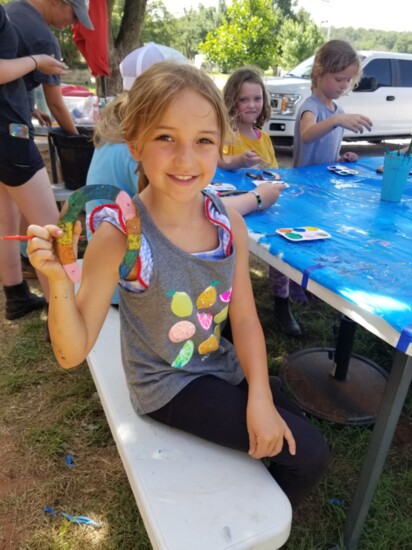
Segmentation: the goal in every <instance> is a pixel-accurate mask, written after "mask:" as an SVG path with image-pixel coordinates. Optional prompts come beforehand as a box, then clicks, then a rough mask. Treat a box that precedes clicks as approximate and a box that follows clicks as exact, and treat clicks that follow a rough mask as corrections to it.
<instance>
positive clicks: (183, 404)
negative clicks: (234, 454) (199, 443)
mask: <svg viewBox="0 0 412 550" xmlns="http://www.w3.org/2000/svg"><path fill="white" fill-rule="evenodd" d="M270 384H271V389H272V394H273V401H274V403H275V405H276V408H277V410H278V412H279V414H280V415H281V416H282V418H283V419H284V420H285V421H286V423H287V425H288V426H289V428H290V430H291V431H292V433H293V436H294V438H295V440H296V455H295V456H292V455H291V454H289V450H288V446H287V444H286V442H285V444H284V445H283V449H282V451H281V452H280V453H279V454H278V455H276V456H274V457H270V458H266V459H265V460H264V462H265V464H266V465H267V466H268V469H269V471H270V473H271V474H272V476H273V477H274V478H275V480H276V481H277V483H278V484H279V485H280V487H281V488H282V489H283V491H284V492H285V494H286V495H287V496H288V498H289V500H290V502H291V504H292V506H293V507H296V506H297V505H298V504H300V503H301V502H302V500H303V499H304V498H305V497H306V496H307V495H308V493H309V492H310V491H311V489H313V487H315V485H317V483H318V482H319V481H320V480H321V479H322V477H323V476H324V474H325V472H326V468H327V466H328V463H329V449H328V446H327V444H326V442H325V439H324V438H323V436H322V434H321V433H320V432H319V431H318V430H317V429H316V428H315V427H314V426H313V425H312V424H310V423H309V422H308V421H307V420H306V419H305V418H304V416H303V415H302V413H301V412H300V410H299V409H298V408H297V407H296V406H295V405H294V404H293V403H292V402H291V401H290V400H289V399H288V398H287V397H286V396H285V394H284V393H282V392H281V391H280V388H279V381H278V379H277V378H274V377H270ZM247 392H248V386H247V382H246V381H243V382H241V383H240V384H239V385H238V386H233V385H231V384H229V383H227V382H225V381H223V380H220V379H219V378H216V377H215V376H209V375H208V376H202V377H200V378H196V379H195V380H194V381H193V382H191V383H190V384H188V385H187V386H186V387H185V388H184V389H183V390H182V391H181V392H180V393H179V394H178V395H177V396H176V397H174V398H173V399H172V400H171V401H170V402H169V403H168V404H167V405H165V406H164V407H162V408H161V409H158V410H157V411H154V412H152V413H150V414H149V415H148V416H150V417H151V418H153V419H155V420H157V421H158V422H161V423H162V424H167V425H168V426H173V427H174V428H178V429H180V430H183V431H185V432H188V433H191V434H193V435H196V436H198V437H201V438H203V439H206V440H208V441H211V442H213V443H217V444H219V445H222V446H224V447H229V448H231V449H237V450H239V451H244V452H248V450H249V436H248V432H247V427H246V405H247Z"/></svg>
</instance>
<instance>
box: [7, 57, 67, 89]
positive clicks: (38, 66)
mask: <svg viewBox="0 0 412 550" xmlns="http://www.w3.org/2000/svg"><path fill="white" fill-rule="evenodd" d="M66 69H67V67H66V65H65V64H64V63H62V62H61V61H58V60H57V59H55V58H54V57H51V56H50V55H44V54H41V55H27V56H25V57H19V58H17V59H0V84H5V83H6V82H11V81H13V80H16V79H17V78H20V77H22V76H24V75H25V74H27V73H31V72H32V71H35V70H37V71H40V72H42V73H45V74H59V75H61V74H65V73H66Z"/></svg>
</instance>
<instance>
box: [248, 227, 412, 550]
mask: <svg viewBox="0 0 412 550" xmlns="http://www.w3.org/2000/svg"><path fill="white" fill-rule="evenodd" d="M260 236H261V235H256V234H254V233H249V249H250V251H251V252H253V253H254V254H255V255H256V256H258V257H259V258H260V259H262V260H263V261H265V262H266V263H268V264H269V265H271V266H273V267H275V268H276V269H278V270H279V271H281V272H282V273H284V274H285V275H287V276H288V277H290V278H291V279H293V280H294V281H296V282H298V283H301V281H302V273H300V272H299V271H298V270H296V269H294V268H292V267H291V266H289V265H288V264H287V263H285V262H284V261H282V260H281V259H280V258H279V257H277V256H274V255H273V254H271V253H270V251H269V249H268V247H267V246H266V245H261V244H259V243H258V240H259V238H260ZM307 289H308V290H309V291H310V292H311V293H312V294H314V295H315V296H317V297H318V298H320V299H321V300H323V301H324V302H326V303H328V304H329V305H330V306H332V307H333V308H334V309H337V310H338V311H340V312H341V313H343V314H344V315H347V316H348V317H349V318H351V319H352V320H354V321H356V322H357V323H358V324H360V325H362V326H363V327H364V328H366V329H367V330H369V331H370V332H372V333H373V334H375V335H376V336H378V337H379V338H381V339H382V340H384V341H385V342H387V343H388V344H390V345H392V346H393V347H395V346H396V344H397V342H398V340H399V333H398V332H397V331H396V330H395V329H393V328H392V327H391V326H390V325H388V323H386V322H385V321H384V320H383V319H381V318H379V317H376V316H374V315H372V314H371V313H370V312H367V311H365V310H363V309H362V308H360V307H358V306H356V305H354V304H353V303H350V302H348V301H346V300H344V299H343V298H342V297H340V296H338V295H336V294H334V293H333V292H331V291H330V290H328V289H326V288H324V287H322V286H321V285H319V284H318V283H316V282H314V281H311V280H310V279H309V281H308V285H307ZM411 348H412V346H411V345H410V346H409V348H408V352H409V353H412V349H411ZM411 381H412V357H410V356H408V355H406V354H405V353H402V352H400V351H398V350H395V355H394V361H393V364H392V369H391V372H390V375H389V379H388V382H387V385H386V389H385V393H384V395H383V399H382V403H381V406H380V409H379V413H378V416H377V419H376V422H375V426H374V429H373V432H372V436H371V440H370V442H369V446H368V450H367V453H366V457H365V460H364V462H363V466H362V470H361V473H360V477H359V481H358V485H357V488H356V490H355V494H354V497H353V500H352V504H351V506H350V509H349V512H348V515H347V519H346V523H345V526H344V531H343V541H344V545H345V549H346V550H355V549H356V548H357V547H358V541H359V538H360V535H361V532H362V528H363V526H364V523H365V520H366V516H367V514H368V511H369V508H370V505H371V502H372V498H373V495H374V492H375V489H376V486H377V483H378V480H379V477H380V475H381V473H382V470H383V467H384V464H385V459H386V456H387V454H388V451H389V447H390V445H391V442H392V439H393V436H394V433H395V429H396V425H397V423H398V420H399V416H400V414H401V411H402V408H403V405H404V403H405V399H406V396H407V393H408V390H409V386H410V384H411Z"/></svg>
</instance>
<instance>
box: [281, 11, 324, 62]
mask: <svg viewBox="0 0 412 550" xmlns="http://www.w3.org/2000/svg"><path fill="white" fill-rule="evenodd" d="M323 41H324V38H323V35H322V33H321V32H320V30H319V29H318V27H317V26H316V25H315V23H313V21H312V20H311V19H310V16H309V14H308V13H307V12H306V11H305V10H300V11H299V13H298V14H297V17H296V20H294V19H285V20H284V22H283V24H282V27H281V29H280V32H279V42H280V43H281V44H282V51H281V54H280V55H279V58H278V65H279V66H280V67H282V68H283V69H286V70H288V69H291V68H293V67H295V66H296V65H298V63H300V62H301V61H303V60H304V59H307V58H308V57H310V56H311V55H312V54H313V52H314V51H315V50H316V48H317V47H318V46H320V45H321V44H322V43H323Z"/></svg>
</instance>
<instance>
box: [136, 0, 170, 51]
mask: <svg viewBox="0 0 412 550" xmlns="http://www.w3.org/2000/svg"><path fill="white" fill-rule="evenodd" d="M175 34H176V18H175V17H174V16H173V15H172V14H171V13H170V12H169V11H168V10H167V8H166V6H165V5H164V4H163V2H162V0H149V2H148V3H147V7H146V15H145V18H144V22H143V29H142V33H141V37H140V38H141V42H142V44H147V43H148V42H156V43H157V44H163V45H164V46H171V45H172V41H173V38H174V35H175Z"/></svg>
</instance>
